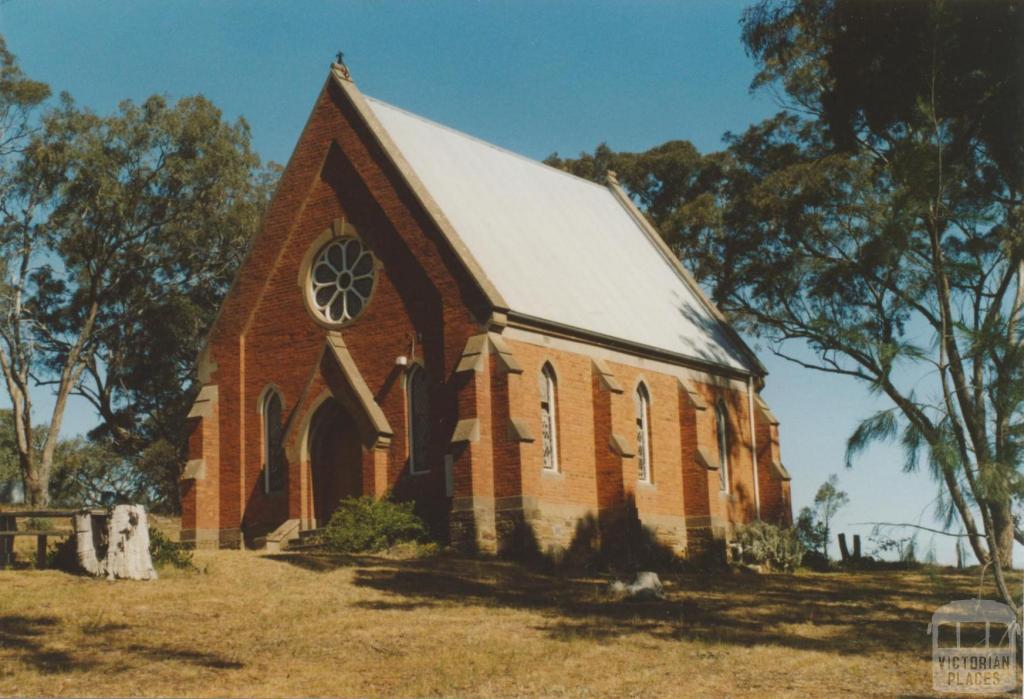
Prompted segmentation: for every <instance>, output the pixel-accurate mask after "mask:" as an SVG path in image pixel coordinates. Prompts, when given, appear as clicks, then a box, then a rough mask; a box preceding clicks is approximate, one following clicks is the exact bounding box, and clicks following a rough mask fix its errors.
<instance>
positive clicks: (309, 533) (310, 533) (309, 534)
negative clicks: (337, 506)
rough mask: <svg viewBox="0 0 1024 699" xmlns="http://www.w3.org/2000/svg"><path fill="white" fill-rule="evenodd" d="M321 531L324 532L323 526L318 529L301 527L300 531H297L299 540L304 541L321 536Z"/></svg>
mask: <svg viewBox="0 0 1024 699" xmlns="http://www.w3.org/2000/svg"><path fill="white" fill-rule="evenodd" d="M323 533H324V528H323V527H320V528H318V529H303V530H302V531H300V532H299V540H300V541H301V542H303V543H305V542H307V541H309V540H310V539H319V538H321V537H322V536H323Z"/></svg>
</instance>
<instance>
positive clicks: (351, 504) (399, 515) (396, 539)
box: [323, 496, 427, 553]
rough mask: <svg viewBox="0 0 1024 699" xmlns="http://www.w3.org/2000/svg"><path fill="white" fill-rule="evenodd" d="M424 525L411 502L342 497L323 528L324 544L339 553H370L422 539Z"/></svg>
mask: <svg viewBox="0 0 1024 699" xmlns="http://www.w3.org/2000/svg"><path fill="white" fill-rule="evenodd" d="M426 538H427V527H426V525H425V524H424V523H423V521H422V520H421V519H420V518H419V517H417V516H416V514H415V513H414V512H413V503H412V502H394V501H392V500H390V499H384V500H376V499H374V498H372V497H368V496H363V497H358V498H345V499H344V500H342V501H341V503H340V504H339V505H338V509H337V510H335V511H334V514H333V515H331V519H330V521H329V522H328V523H327V527H326V528H325V529H324V535H323V541H324V545H325V546H326V547H327V548H329V549H332V550H334V551H339V552H342V553H372V552H375V551H383V550H384V549H387V548H390V547H392V546H394V545H395V544H399V543H404V542H422V541H424V540H425V539H426Z"/></svg>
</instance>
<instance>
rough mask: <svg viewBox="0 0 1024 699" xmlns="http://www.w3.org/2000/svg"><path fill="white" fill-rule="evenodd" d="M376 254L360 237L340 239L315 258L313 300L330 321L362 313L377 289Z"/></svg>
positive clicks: (311, 288)
mask: <svg viewBox="0 0 1024 699" xmlns="http://www.w3.org/2000/svg"><path fill="white" fill-rule="evenodd" d="M373 281H374V264H373V255H372V253H370V251H369V250H367V249H366V247H365V246H364V245H363V243H362V241H360V240H358V239H357V238H339V239H335V240H332V241H331V242H329V243H328V244H327V245H325V246H324V247H323V248H322V249H321V250H320V252H318V253H317V254H316V257H315V258H314V259H313V270H312V273H311V274H310V279H309V284H310V291H311V294H310V300H311V301H312V306H313V308H314V309H315V310H316V312H317V313H318V314H319V315H320V316H321V317H322V318H323V319H324V320H326V321H327V322H329V323H346V322H348V321H350V320H352V319H353V318H355V317H356V316H358V315H359V314H360V313H361V312H362V311H363V309H364V308H366V303H367V302H368V301H369V300H370V292H372V291H373Z"/></svg>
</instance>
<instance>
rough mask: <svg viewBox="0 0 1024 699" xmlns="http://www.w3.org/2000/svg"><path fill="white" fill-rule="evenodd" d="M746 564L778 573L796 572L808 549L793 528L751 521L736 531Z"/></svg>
mask: <svg viewBox="0 0 1024 699" xmlns="http://www.w3.org/2000/svg"><path fill="white" fill-rule="evenodd" d="M736 542H737V543H738V544H739V545H740V550H741V557H742V560H743V562H744V563H752V564H756V565H761V566H765V567H766V568H768V569H769V570H774V571H792V570H795V569H796V568H797V566H799V565H800V561H801V560H802V559H803V555H804V547H803V546H802V545H801V543H800V541H799V539H798V538H797V535H796V532H795V531H794V530H793V529H792V528H791V527H778V526H776V525H774V524H769V523H767V522H761V521H756V522H751V523H749V524H745V525H743V526H742V527H740V528H739V529H738V530H737V532H736Z"/></svg>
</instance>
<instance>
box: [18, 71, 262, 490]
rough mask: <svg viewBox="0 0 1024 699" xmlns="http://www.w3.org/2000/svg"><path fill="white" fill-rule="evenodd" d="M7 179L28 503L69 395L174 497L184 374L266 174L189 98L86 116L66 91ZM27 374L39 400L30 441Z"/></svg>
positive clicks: (208, 110) (210, 111)
mask: <svg viewBox="0 0 1024 699" xmlns="http://www.w3.org/2000/svg"><path fill="white" fill-rule="evenodd" d="M12 60H13V59H12ZM0 87H2V86H0ZM271 179H272V178H271ZM11 182H12V186H11V188H10V189H9V190H8V191H6V192H5V194H4V197H3V202H2V206H3V213H4V220H3V228H2V236H0V251H2V253H3V254H2V257H3V259H4V261H5V264H4V268H3V276H2V278H0V294H2V295H3V297H4V301H5V302H6V312H5V313H4V315H3V317H2V318H0V337H2V339H3V345H2V346H0V365H2V367H3V372H4V377H5V379H6V381H7V386H8V392H9V394H10V396H11V401H12V404H13V411H14V419H15V422H16V424H17V431H18V434H19V438H18V449H19V461H20V464H21V471H22V475H23V478H24V481H25V485H26V491H27V496H28V499H29V501H30V503H32V504H33V505H43V504H46V502H47V499H48V489H47V485H48V482H49V478H50V473H51V470H52V467H53V463H54V453H55V450H56V449H57V446H58V442H59V435H60V429H61V425H62V423H63V418H64V414H65V411H66V409H67V405H68V400H69V399H70V398H71V397H72V396H73V395H76V394H77V395H80V396H82V397H84V398H85V399H86V400H87V401H89V403H91V404H92V405H93V406H94V408H95V410H96V412H97V414H98V416H99V417H100V420H101V426H100V427H99V428H98V429H97V430H95V431H94V433H93V435H92V436H93V437H94V438H96V439H98V440H102V441H105V442H106V443H107V444H108V445H110V446H111V447H112V448H114V449H115V450H117V451H118V452H119V453H120V454H121V455H122V456H124V457H126V458H129V459H132V460H133V461H134V463H135V465H136V466H138V467H140V468H146V467H147V466H148V467H149V468H151V469H154V471H155V475H156V477H157V478H158V479H162V482H163V490H164V491H165V496H167V497H173V489H174V480H175V479H176V476H177V465H178V461H179V459H180V456H181V450H182V449H183V446H184V445H183V437H184V435H183V424H184V415H185V413H186V412H187V409H188V407H187V405H188V394H187V391H185V390H183V384H186V385H187V383H188V380H189V376H190V373H191V367H192V363H193V361H194V358H195V352H196V351H197V349H198V347H199V344H200V342H201V338H202V336H203V333H204V332H205V330H206V327H207V326H208V324H209V322H210V320H211V318H212V316H213V314H214V313H215V310H216V308H217V305H218V304H219V300H220V298H221V297H222V295H223V294H224V292H225V290H226V288H227V286H228V284H229V283H230V280H231V279H232V277H233V275H234V272H235V270H236V269H237V267H238V265H239V262H240V260H241V258H242V256H243V255H244V253H245V249H246V245H247V241H248V239H249V237H250V236H251V234H252V232H253V231H254V229H255V227H256V225H257V223H258V221H259V218H260V216H261V214H262V210H263V206H264V204H265V201H266V198H267V191H268V188H269V186H270V179H268V178H267V177H266V172H265V171H264V170H261V168H260V162H259V158H258V157H257V156H256V154H255V153H254V152H253V151H252V149H251V147H250V134H249V128H248V126H247V124H246V123H245V122H244V121H243V120H241V119H239V120H237V121H235V122H228V121H226V120H225V119H224V118H223V116H222V114H221V112H220V110H219V109H218V108H217V107H216V106H214V105H213V104H212V103H211V102H210V101H209V100H207V99H205V98H204V97H202V96H196V97H186V98H183V99H181V100H179V101H177V102H176V103H170V102H169V101H168V100H167V99H166V98H164V97H160V96H154V97H150V98H148V99H147V100H145V101H144V102H142V103H141V104H136V103H133V102H131V101H125V102H122V103H121V104H120V105H119V107H118V109H117V110H116V112H115V113H113V114H111V115H109V116H100V115H97V114H95V113H93V112H91V111H90V110H88V109H84V108H81V107H80V106H78V105H77V104H76V103H75V102H74V101H73V100H72V99H71V97H70V96H68V95H66V94H65V95H62V96H61V98H60V100H59V103H58V104H57V105H55V106H53V107H52V108H50V109H49V110H47V111H45V112H44V113H43V114H42V115H41V117H40V118H39V119H38V123H37V125H36V128H35V130H34V132H33V133H31V134H29V135H28V137H27V138H25V139H24V141H23V144H22V147H21V148H20V155H19V156H18V158H17V160H16V162H15V163H14V164H13V169H12V173H11ZM39 386H45V387H49V389H50V390H52V392H53V396H54V402H53V409H52V411H51V412H50V414H49V416H48V418H49V419H48V420H47V421H46V423H45V425H46V426H45V428H44V429H45V435H44V437H42V438H41V439H40V441H41V443H42V448H41V450H39V452H38V453H36V452H34V451H33V450H32V449H31V448H30V447H29V445H31V444H33V436H32V431H33V426H32V411H33V395H34V394H33V390H32V389H33V388H37V387H39ZM154 461H155V462H156V464H155V465H154V463H153V462H154Z"/></svg>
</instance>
